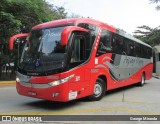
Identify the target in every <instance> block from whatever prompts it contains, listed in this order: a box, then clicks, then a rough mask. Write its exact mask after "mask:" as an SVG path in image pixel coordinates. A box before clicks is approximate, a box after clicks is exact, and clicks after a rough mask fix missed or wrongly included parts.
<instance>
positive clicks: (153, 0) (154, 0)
mask: <svg viewBox="0 0 160 124" xmlns="http://www.w3.org/2000/svg"><path fill="white" fill-rule="evenodd" d="M149 1H151V3H155V4H157V6H156V10H160V5H159V2H160V0H149Z"/></svg>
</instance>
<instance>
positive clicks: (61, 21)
mask: <svg viewBox="0 0 160 124" xmlns="http://www.w3.org/2000/svg"><path fill="white" fill-rule="evenodd" d="M79 23H89V24H93V25H97V26H99V27H101V28H104V29H107V30H109V31H111V32H114V33H117V34H119V35H121V36H124V37H126V38H128V39H131V40H133V41H136V42H138V43H140V44H143V45H145V46H148V47H151V46H150V45H148V44H146V43H144V42H142V41H141V40H139V39H137V38H135V37H133V36H132V35H130V34H127V33H125V32H124V31H121V30H119V29H116V28H115V27H113V26H110V25H108V24H106V23H103V22H100V21H97V20H94V19H91V18H69V19H59V20H53V21H50V22H46V23H42V24H39V25H36V26H34V27H33V28H32V29H39V28H47V27H53V26H58V25H67V24H74V25H77V24H79Z"/></svg>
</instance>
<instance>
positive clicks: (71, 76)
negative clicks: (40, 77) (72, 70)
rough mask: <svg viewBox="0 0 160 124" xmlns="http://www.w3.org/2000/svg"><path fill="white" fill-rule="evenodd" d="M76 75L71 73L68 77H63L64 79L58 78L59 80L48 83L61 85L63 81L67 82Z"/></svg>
mask: <svg viewBox="0 0 160 124" xmlns="http://www.w3.org/2000/svg"><path fill="white" fill-rule="evenodd" d="M73 77H74V74H72V75H70V76H68V77H66V78H63V79H60V80H57V81H53V82H50V83H48V84H49V85H51V86H57V85H60V84H63V83H65V82H67V81H69V80H70V79H71V78H73Z"/></svg>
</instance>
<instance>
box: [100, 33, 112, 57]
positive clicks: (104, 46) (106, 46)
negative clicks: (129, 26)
mask: <svg viewBox="0 0 160 124" xmlns="http://www.w3.org/2000/svg"><path fill="white" fill-rule="evenodd" d="M111 38H112V33H111V32H110V31H108V30H103V31H102V34H101V38H100V41H99V45H98V50H97V56H100V55H102V54H105V53H107V52H111V51H112V48H111Z"/></svg>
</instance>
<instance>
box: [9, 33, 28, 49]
mask: <svg viewBox="0 0 160 124" xmlns="http://www.w3.org/2000/svg"><path fill="white" fill-rule="evenodd" d="M28 36H29V33H24V34H16V35H13V36H12V37H10V39H9V49H10V50H13V47H14V45H13V44H14V41H15V40H16V39H17V38H24V37H28Z"/></svg>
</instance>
